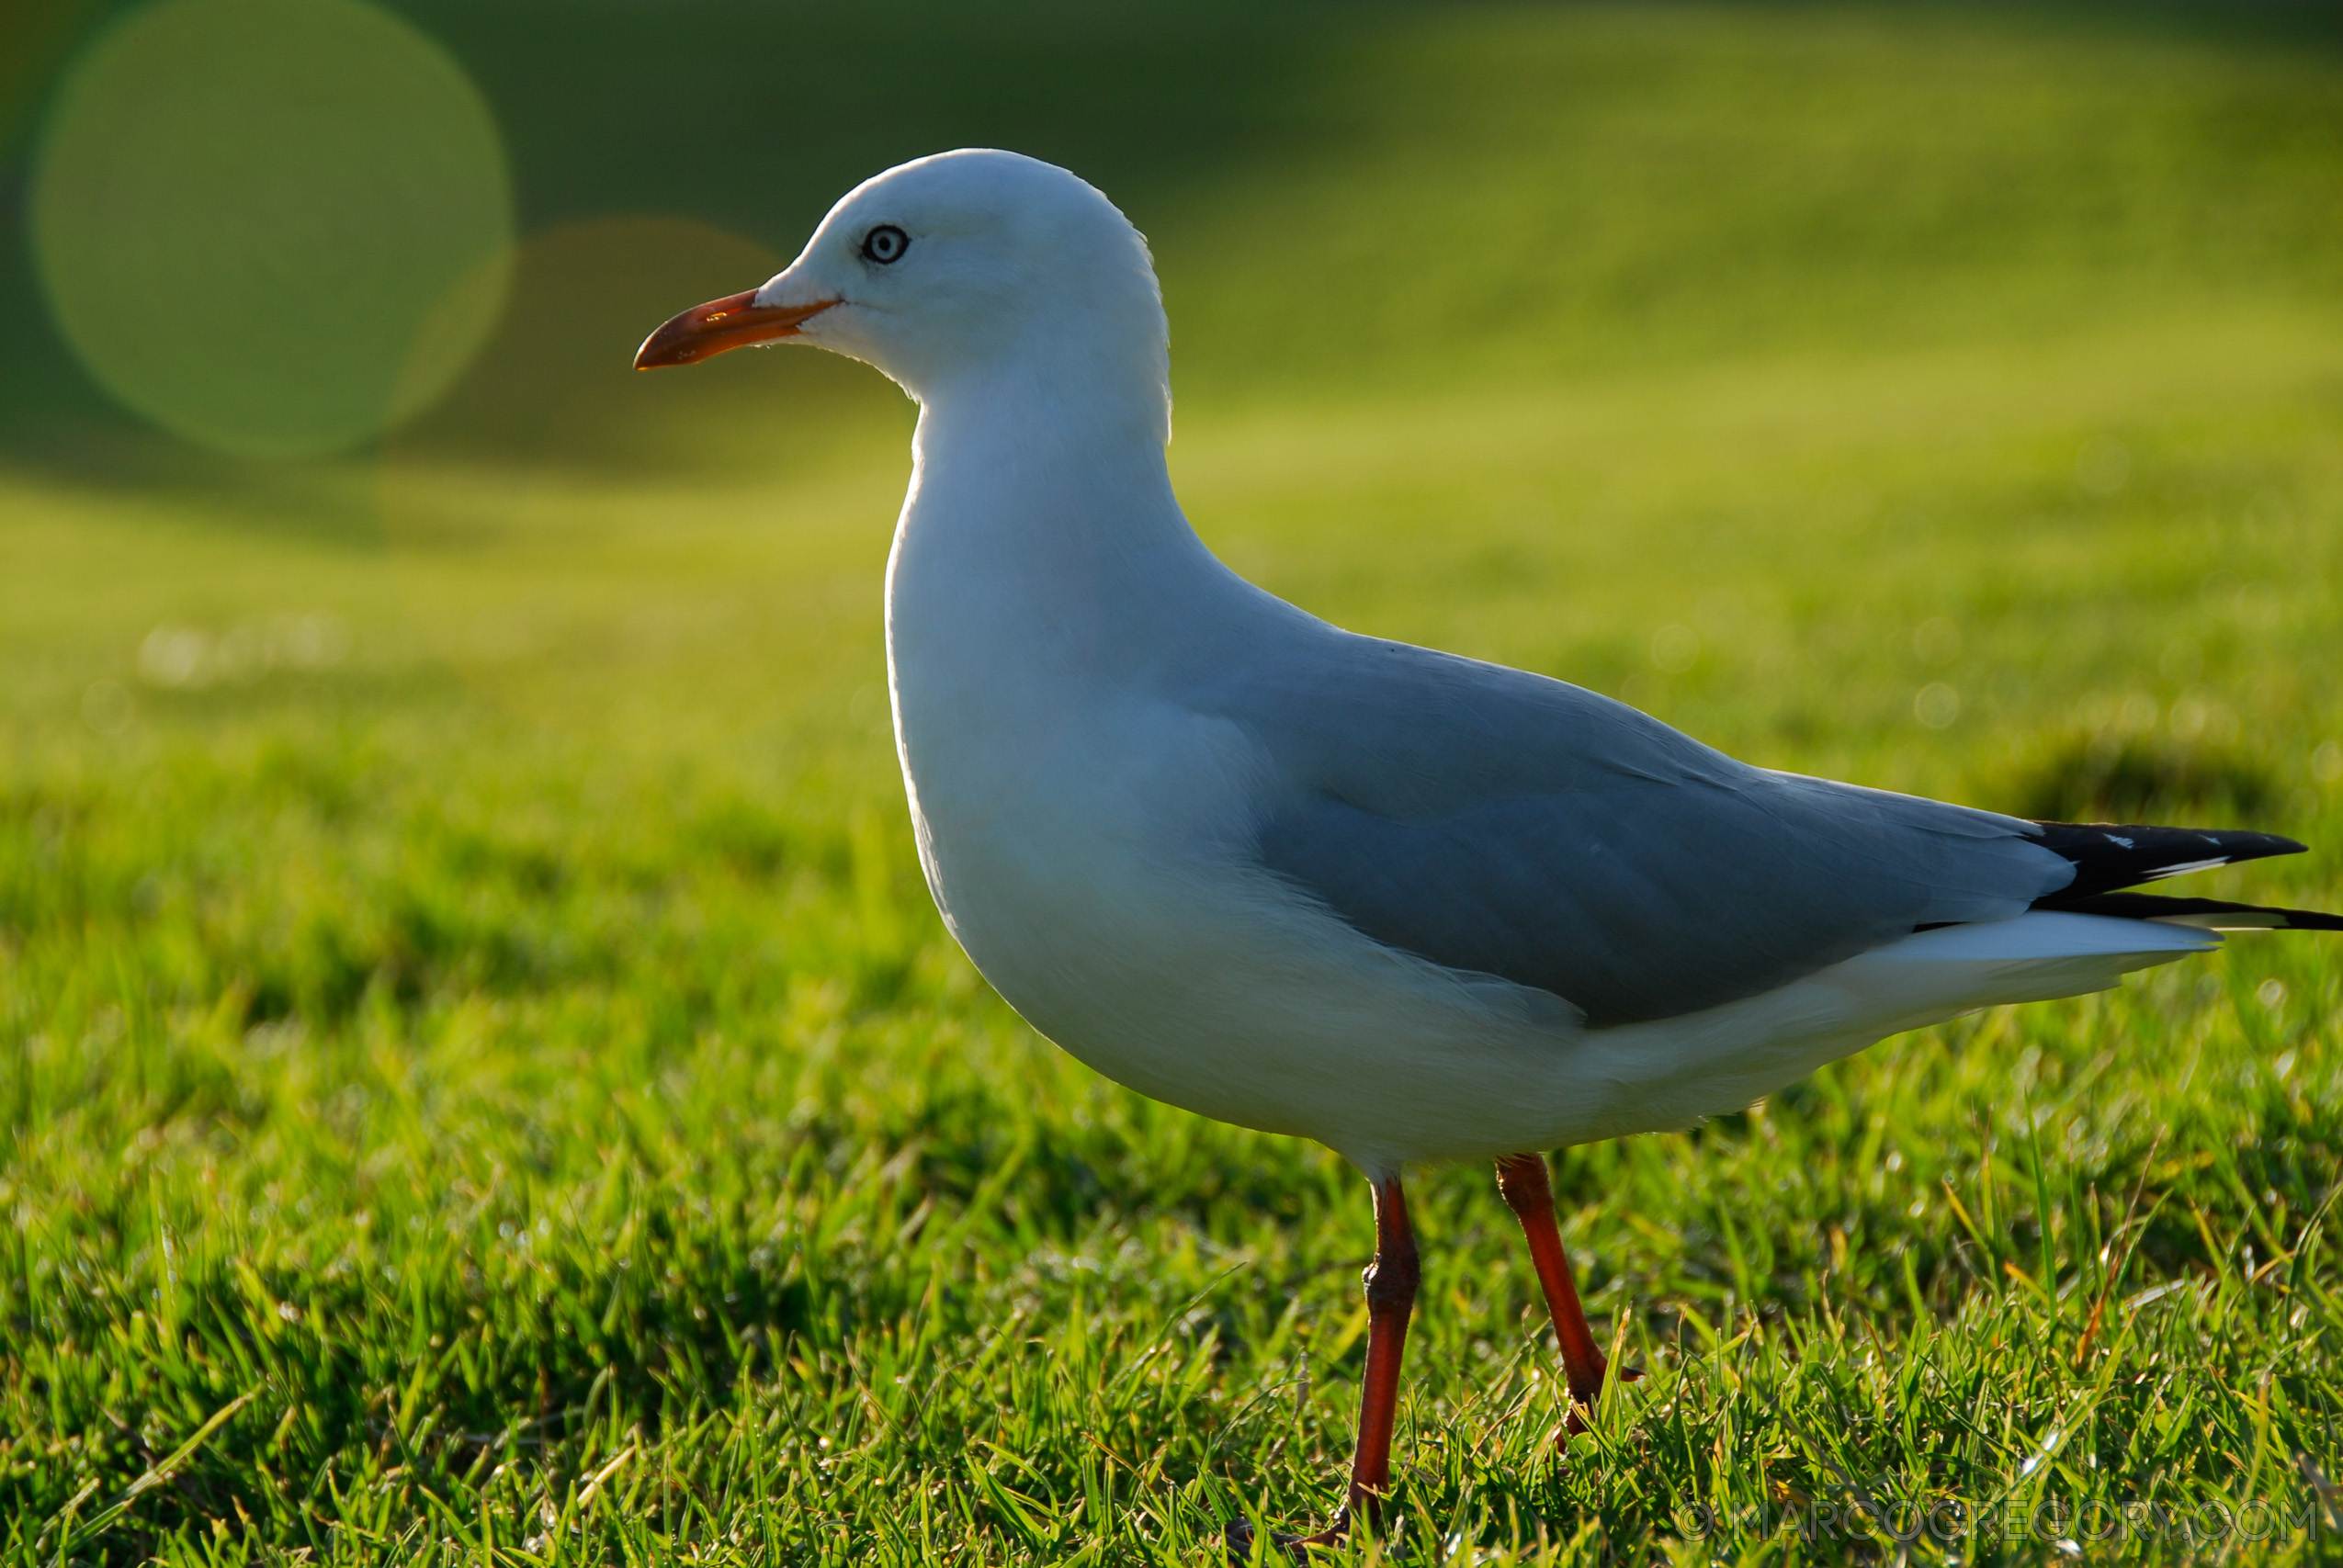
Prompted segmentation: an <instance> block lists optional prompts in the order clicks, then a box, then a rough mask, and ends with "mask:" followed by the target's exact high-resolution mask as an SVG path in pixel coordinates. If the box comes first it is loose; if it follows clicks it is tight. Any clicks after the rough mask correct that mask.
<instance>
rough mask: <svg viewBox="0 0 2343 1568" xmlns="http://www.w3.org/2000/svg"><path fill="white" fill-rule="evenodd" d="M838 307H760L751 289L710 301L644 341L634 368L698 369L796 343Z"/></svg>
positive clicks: (829, 301)
mask: <svg viewBox="0 0 2343 1568" xmlns="http://www.w3.org/2000/svg"><path fill="white" fill-rule="evenodd" d="M836 303H838V301H837V300H835V299H822V300H818V301H816V302H815V303H813V304H811V305H760V304H758V303H756V290H755V289H753V288H752V289H750V290H749V291H748V292H746V293H745V294H728V295H726V296H725V297H724V298H723V299H710V300H709V301H708V302H707V304H705V305H695V306H693V307H692V308H691V309H690V310H685V312H684V313H683V314H682V315H680V316H672V317H670V318H669V319H668V320H667V321H666V322H665V323H664V324H662V326H661V327H660V329H659V330H658V331H657V332H655V333H651V335H650V336H649V337H647V338H645V339H643V340H642V346H641V347H640V348H639V349H637V350H635V368H636V369H638V370H656V369H658V368H659V367H661V366H662V365H696V364H698V363H699V362H700V361H701V360H703V359H707V358H709V357H711V356H713V355H719V354H721V353H723V352H724V351H725V350H726V349H728V348H746V347H748V346H749V345H750V344H758V343H772V342H774V341H775V339H778V338H785V337H795V336H797V335H798V327H799V326H801V325H803V324H804V323H805V322H806V321H809V320H810V319H811V318H813V317H815V316H818V315H820V314H821V312H822V311H824V310H828V309H830V307H831V306H832V305H835V304H836Z"/></svg>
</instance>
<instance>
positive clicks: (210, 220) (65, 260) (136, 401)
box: [31, 0, 514, 457]
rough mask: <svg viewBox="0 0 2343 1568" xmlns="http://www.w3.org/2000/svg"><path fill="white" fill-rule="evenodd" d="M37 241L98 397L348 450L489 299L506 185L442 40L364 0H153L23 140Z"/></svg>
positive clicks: (441, 366)
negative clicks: (105, 394) (33, 144)
mask: <svg viewBox="0 0 2343 1568" xmlns="http://www.w3.org/2000/svg"><path fill="white" fill-rule="evenodd" d="M31 197H32V199H31V220H32V224H31V227H32V237H33V250H34V256H35V261H36V264H37V265H38V267H39V270H40V279H41V284H42V287H43V288H44V290H45V291H46V293H47V295H48V299H49V303H50V307H51V311H52V312H53V314H54V316H55V319H56V321H57V324H58V326H59V328H60V330H61V331H62V333H63V334H64V336H65V338H66V340H67V341H68V342H69V343H70V344H72V345H73V347H74V352H75V353H76V354H78V355H80V357H81V359H82V361H83V363H84V364H85V366H86V367H88V369H89V371H90V372H91V374H92V375H93V376H95V377H96V378H97V380H98V381H99V382H100V383H101V384H103V385H104V386H105V387H106V388H107V389H108V391H110V392H111V393H113V395H114V396H115V397H117V398H119V400H121V401H122V402H124V403H126V404H128V405H129V406H130V408H132V409H134V410H136V411H137V412H140V413H141V414H144V415H145V416H146V417H148V418H149V419H152V420H153V421H154V422H155V423H158V424H161V425H163V426H164V427H165V428H166V429H169V430H172V431H174V432H176V433H177V434H181V435H183V436H186V437H187V438H188V439H190V440H193V441H196V442H198V443H200V444H202V445H204V446H211V447H215V448H218V449H221V450H223V451H227V452H232V453H237V454H241V455H245V456H255V457H302V456H313V455H319V454H323V453H330V452H335V451H341V450H345V449H347V448H349V447H351V446H357V445H359V444H361V443H363V442H365V441H367V440H368V439H369V438H371V437H373V436H375V435H377V434H379V433H381V432H382V431H383V430H385V429H387V428H389V427H390V425H392V424H394V423H398V422H399V421H400V420H402V419H404V418H406V417H408V416H410V415H412V414H413V413H414V412H417V411H419V410H421V409H423V408H424V407H426V406H428V405H429V404H430V403H431V402H432V401H433V400H435V399H436V398H437V397H438V396H439V394H440V393H442V392H444V391H445V390H446V389H447V387H448V386H449V385H450V384H451V383H452V382H453V381H454V380H455V378H457V377H458V375H459V374H461V373H462V371H463V369H464V367H465V366H466V365H467V364H468V363H469V362H470V358H471V356H472V355H473V354H474V353H476V352H477V351H478V349H479V347H480V345H481V343H482V342H483V341H485V339H486V338H487V336H488V333H490V332H491V331H492V329H493V327H494V326H495V324H496V321H497V318H498V317H499V315H500V314H501V313H502V311H503V310H504V297H505V293H506V290H507V286H508V281H509V272H510V256H511V252H512V244H513V237H514V220H513V197H512V180H511V176H510V174H509V172H508V170H507V167H506V164H505V157H504V142H503V139H502V138H501V137H500V136H499V134H498V132H497V130H496V123H495V120H494V118H493V117H492V115H491V114H490V112H489V108H488V105H487V103H486V101H485V100H484V99H483V98H482V97H481V94H480V91H479V89H478V88H477V87H475V86H474V85H472V82H471V80H470V77H469V76H467V75H466V74H465V73H464V70H463V68H462V67H461V66H460V65H458V63H457V62H455V61H454V60H452V59H451V58H449V56H448V55H447V51H445V50H443V49H441V48H440V47H439V46H438V45H437V44H436V43H434V42H433V41H432V40H431V39H428V38H426V37H424V35H423V34H421V33H420V32H418V31H416V30H415V29H414V28H413V27H411V26H409V25H408V24H407V23H405V22H403V21H401V20H399V19H398V18H396V17H391V16H390V15H388V14H387V13H385V12H383V11H381V10H379V9H377V8H376V7H374V6H368V5H365V4H362V3H360V0H163V3H162V4H158V5H153V6H147V7H144V8H142V9H140V10H138V11H134V12H132V13H130V15H129V16H127V17H124V18H123V19H122V20H121V21H119V22H118V23H117V24H115V25H114V26H113V27H111V28H108V30H107V31H106V32H104V33H102V34H101V35H100V36H99V37H98V38H97V39H96V40H95V41H94V42H93V43H92V44H91V45H90V46H89V47H88V48H87V49H86V50H85V51H84V52H83V54H82V55H81V57H80V58H79V59H78V60H76V61H75V62H74V65H73V67H72V68H71V69H70V70H69V71H68V72H67V73H66V75H65V78H64V81H63V82H62V85H61V86H60V87H59V89H58V93H57V96H56V98H55V99H54V101H53V102H52V104H51V108H50V112H49V115H48V117H47V121H46V123H45V125H44V127H43V129H42V132H41V141H40V145H39V147H38V149H37V151H36V152H35V157H34V164H33V179H32V192H31Z"/></svg>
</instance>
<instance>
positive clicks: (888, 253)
mask: <svg viewBox="0 0 2343 1568" xmlns="http://www.w3.org/2000/svg"><path fill="white" fill-rule="evenodd" d="M910 249H911V236H910V235H909V234H906V233H904V232H903V231H901V230H900V229H898V228H896V227H895V225H893V224H892V223H881V224H880V225H879V226H878V227H877V228H876V229H873V230H872V231H870V232H869V233H867V234H865V235H864V236H863V260H865V261H874V262H877V264H878V265H881V266H885V265H887V264H888V263H889V262H891V261H900V260H901V259H902V255H903V253H904V252H905V251H908V250H910Z"/></svg>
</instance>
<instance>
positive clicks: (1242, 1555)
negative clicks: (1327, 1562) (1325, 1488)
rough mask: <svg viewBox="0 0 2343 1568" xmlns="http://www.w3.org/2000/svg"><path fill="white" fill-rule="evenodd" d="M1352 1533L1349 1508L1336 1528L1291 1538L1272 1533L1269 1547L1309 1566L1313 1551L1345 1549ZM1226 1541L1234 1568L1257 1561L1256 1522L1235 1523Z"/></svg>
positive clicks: (1337, 1519)
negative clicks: (1255, 1557)
mask: <svg viewBox="0 0 2343 1568" xmlns="http://www.w3.org/2000/svg"><path fill="white" fill-rule="evenodd" d="M1350 1533H1351V1510H1350V1509H1349V1508H1347V1507H1346V1508H1344V1509H1343V1510H1342V1511H1341V1513H1339V1514H1336V1515H1335V1516H1334V1522H1333V1523H1332V1524H1330V1525H1329V1526H1327V1527H1326V1528H1325V1529H1322V1530H1320V1531H1319V1532H1318V1533H1317V1534H1316V1535H1287V1534H1286V1533H1285V1531H1284V1530H1272V1531H1270V1532H1269V1544H1270V1545H1272V1546H1273V1547H1275V1548H1276V1549H1277V1550H1278V1551H1282V1552H1284V1553H1285V1555H1286V1556H1287V1557H1290V1558H1292V1559H1293V1560H1294V1561H1295V1562H1300V1563H1307V1562H1309V1561H1310V1553H1311V1552H1312V1551H1317V1550H1319V1548H1324V1549H1325V1550H1327V1551H1332V1550H1333V1549H1334V1548H1336V1547H1338V1546H1340V1545H1341V1544H1342V1542H1343V1541H1344V1540H1346V1539H1347V1538H1348V1537H1349V1535H1350ZM1224 1539H1226V1540H1227V1541H1228V1562H1229V1564H1230V1568H1247V1565H1248V1564H1250V1563H1251V1562H1252V1560H1253V1522H1252V1521H1251V1519H1247V1518H1239V1519H1237V1520H1235V1521H1233V1522H1232V1523H1230V1525H1229V1526H1228V1529H1227V1531H1226V1532H1224Z"/></svg>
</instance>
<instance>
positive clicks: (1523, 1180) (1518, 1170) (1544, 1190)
mask: <svg viewBox="0 0 2343 1568" xmlns="http://www.w3.org/2000/svg"><path fill="white" fill-rule="evenodd" d="M1497 1190H1498V1191H1499V1192H1500V1193H1501V1194H1502V1195H1503V1196H1504V1199H1505V1203H1506V1206H1507V1207H1508V1208H1510V1209H1511V1210H1512V1211H1513V1215H1514V1217H1515V1218H1516V1219H1518V1220H1520V1221H1521V1222H1522V1235H1525V1236H1527V1237H1528V1238H1529V1243H1530V1258H1531V1259H1532V1260H1533V1261H1534V1263H1536V1265H1537V1282H1538V1283H1539V1284H1540V1285H1543V1286H1544V1287H1545V1306H1546V1310H1547V1311H1548V1312H1550V1313H1552V1314H1554V1337H1555V1338H1556V1339H1557V1340H1559V1341H1560V1342H1561V1346H1562V1370H1563V1372H1564V1373H1565V1375H1567V1376H1568V1379H1569V1381H1570V1403H1571V1404H1583V1405H1585V1406H1587V1407H1588V1408H1589V1409H1590V1410H1591V1409H1592V1408H1593V1407H1594V1402H1595V1396H1596V1395H1598V1394H1600V1393H1602V1379H1603V1374H1604V1372H1605V1371H1607V1370H1608V1366H1607V1364H1606V1363H1605V1362H1604V1360H1603V1359H1602V1349H1601V1348H1599V1347H1597V1346H1596V1344H1595V1342H1594V1331H1593V1330H1592V1329H1590V1328H1589V1327H1588V1326H1587V1314H1586V1309H1585V1308H1583V1307H1581V1306H1579V1287H1578V1282H1577V1281H1576V1280H1573V1279H1571V1277H1570V1258H1569V1255H1568V1254H1567V1253H1565V1252H1564V1251H1563V1250H1562V1233H1561V1231H1560V1230H1558V1229H1557V1228H1556V1226H1555V1224H1554V1190H1553V1189H1552V1188H1551V1187H1549V1186H1547V1185H1546V1180H1545V1156H1543V1155H1507V1156H1505V1157H1504V1158H1502V1159H1500V1160H1499V1161H1498V1162H1497ZM1570 1422H1571V1429H1572V1430H1578V1429H1579V1425H1578V1422H1579V1417H1578V1416H1577V1414H1576V1413H1575V1412H1574V1413H1573V1414H1572V1416H1571V1417H1570Z"/></svg>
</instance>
